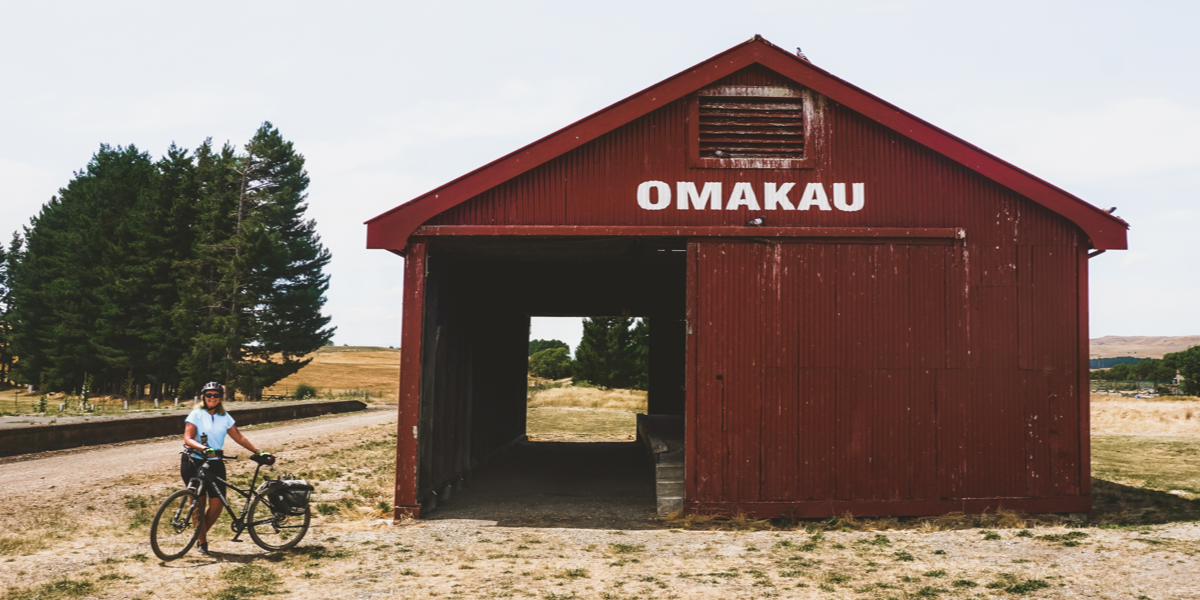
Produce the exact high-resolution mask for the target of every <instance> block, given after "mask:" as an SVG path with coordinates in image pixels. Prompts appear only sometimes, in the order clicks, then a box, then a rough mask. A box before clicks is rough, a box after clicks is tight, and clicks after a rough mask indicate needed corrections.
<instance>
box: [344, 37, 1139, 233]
mask: <svg viewBox="0 0 1200 600" xmlns="http://www.w3.org/2000/svg"><path fill="white" fill-rule="evenodd" d="M755 63H758V64H761V65H763V66H765V67H767V68H769V69H771V70H773V71H775V72H777V73H779V74H780V75H783V76H784V77H787V78H789V79H792V80H793V81H796V82H797V83H799V84H801V85H804V86H806V87H808V88H810V89H812V90H814V91H816V92H817V93H820V94H822V95H824V96H826V97H827V98H829V99H830V100H833V101H835V102H838V103H839V104H842V105H843V106H845V107H847V108H849V109H851V110H853V111H855V112H857V113H859V114H861V115H863V116H864V117H866V118H868V119H871V120H873V121H875V122H877V123H879V124H880V125H883V126H884V127H887V128H889V129H891V130H893V131H896V132H897V133H899V134H901V135H903V136H905V137H907V138H909V139H911V140H912V141H914V142H916V143H918V144H921V145H923V146H925V147H927V148H929V149H931V150H933V151H935V152H938V153H939V154H942V155H943V156H945V157H947V158H949V159H951V160H953V161H955V162H958V163H959V164H961V165H963V166H965V167H967V168H968V169H971V170H973V171H975V172H976V173H979V174H980V175H983V176H984V177H986V178H988V179H990V180H992V181H995V182H997V183H999V184H1000V185H1002V186H1004V187H1006V188H1008V189H1010V190H1012V191H1014V192H1016V193H1018V194H1020V195H1022V196H1024V197H1026V198H1028V199H1029V200H1031V201H1033V202H1035V203H1037V204H1040V205H1042V206H1044V207H1046V208H1048V209H1049V210H1051V211H1053V212H1055V213H1057V214H1059V215H1061V216H1063V217H1064V218H1066V219H1068V220H1070V221H1071V222H1073V223H1075V224H1076V225H1077V226H1078V227H1080V229H1082V230H1083V231H1084V233H1085V234H1087V236H1088V238H1089V239H1090V241H1091V245H1092V247H1093V248H1095V249H1097V250H1123V249H1126V248H1127V247H1128V242H1127V239H1126V230H1127V229H1128V227H1129V226H1128V224H1127V223H1126V222H1125V221H1123V220H1121V219H1119V218H1117V217H1114V216H1112V215H1110V214H1108V213H1107V212H1105V211H1103V210H1101V209H1099V208H1097V207H1095V206H1092V205H1091V204H1089V203H1087V202H1086V201H1084V200H1082V199H1080V198H1078V197H1076V196H1074V195H1072V194H1070V193H1068V192H1066V191H1064V190H1062V189H1061V188H1058V187H1056V186H1054V185H1052V184H1050V183H1048V182H1046V181H1044V180H1042V179H1041V178H1039V177H1037V176H1035V175H1032V174H1030V173H1028V172H1026V171H1024V170H1022V169H1020V168H1018V167H1016V166H1014V165H1012V164H1010V163H1008V162H1006V161H1004V160H1002V159H1000V158H998V157H996V156H994V155H992V154H990V153H988V152H986V151H984V150H982V149H981V148H979V147H977V146H975V145H973V144H971V143H969V142H967V141H965V140H963V139H961V138H959V137H957V136H955V135H954V134H951V133H949V132H947V131H945V130H943V129H941V128H939V127H937V126H935V125H932V124H930V123H928V122H926V121H924V120H922V119H920V118H918V117H916V116H914V115H912V114H909V113H908V112H906V111H904V110H902V109H900V108H899V107H897V106H895V105H893V104H891V103H889V102H887V101H885V100H883V99H881V98H879V97H877V96H874V95H873V94H871V93H870V92H867V91H865V90H863V89H861V88H859V87H857V86H855V85H853V84H851V83H848V82H846V81H843V80H842V79H840V78H838V77H836V76H834V75H833V74H831V73H829V72H828V71H825V70H824V69H822V68H820V67H817V66H816V65H813V64H812V63H810V62H808V61H807V60H804V59H801V58H799V57H797V56H795V55H793V54H791V53H790V52H787V51H786V50H783V49H782V48H780V47H778V46H776V45H774V44H772V43H770V42H768V41H767V40H765V39H763V38H762V37H760V36H757V35H756V36H754V37H753V38H751V39H750V40H747V41H745V42H742V43H741V44H738V45H736V46H733V47H732V48H730V49H728V50H725V51H724V52H721V53H719V54H717V55H715V56H713V57H712V58H709V59H708V60H705V61H703V62H701V63H699V64H697V65H695V66H693V67H690V68H688V69H685V70H684V71H681V72H679V73H677V74H675V75H673V76H671V77H669V78H667V79H664V80H663V81H661V82H659V83H656V84H654V85H652V86H650V87H648V88H646V89H644V90H642V91H640V92H638V93H636V94H633V95H631V96H629V97H627V98H625V99H623V100H620V101H618V102H616V103H614V104H612V105H610V106H608V107H606V108H603V109H601V110H599V111H596V112H594V113H592V114H590V115H588V116H586V117H584V118H582V119H580V120H579V121H576V122H574V123H572V124H570V125H567V126H566V127H563V128H562V129H559V130H558V131H555V132H553V133H551V134H549V135H547V136H545V137H542V138H541V139H539V140H537V141H534V142H532V143H530V144H528V145H526V146H524V147H522V148H519V149H517V150H515V151H513V152H511V153H509V154H506V155H504V156H502V157H500V158H498V159H496V160H494V161H492V162H489V163H487V164H485V165H483V166H481V167H479V168H477V169H475V170H473V171H470V172H469V173H466V174H464V175H462V176H460V177H457V178H455V179H453V180H451V181H449V182H447V183H446V184H443V185H441V186H439V187H437V188H434V189H433V190H431V191H429V192H426V193H425V194H422V195H420V196H418V197H416V198H414V199H412V200H410V201H408V202H405V203H403V204H400V205H398V206H396V207H395V208H392V209H391V210H388V211H386V212H384V213H382V214H380V215H378V216H376V217H374V218H372V219H370V220H368V221H367V222H366V225H367V248H378V249H389V250H393V251H396V250H399V251H403V249H404V248H405V247H406V246H407V244H408V239H409V237H410V236H412V234H413V232H414V231H416V229H417V227H420V226H421V225H422V224H424V223H425V222H426V221H428V220H429V219H430V218H433V217H434V216H436V215H437V214H439V213H441V212H443V211H445V210H448V209H450V208H452V207H454V206H456V205H458V204H460V203H462V202H464V201H466V200H468V199H470V198H472V197H474V196H476V195H478V194H480V193H482V192H484V191H486V190H488V189H491V188H492V187H495V186H496V185H499V184H501V183H503V182H505V181H508V180H510V179H512V178H514V177H516V176H518V175H521V174H523V173H525V172H527V171H529V170H531V169H533V168H536V167H538V166H540V165H542V164H545V163H546V162H548V161H550V160H552V159H554V158H556V157H558V156H561V155H562V154H565V153H567V152H569V151H571V150H574V149H575V148H578V147H580V146H582V145H584V144H586V143H588V142H591V141H592V140H595V139H596V138H598V137H600V136H601V135H604V134H605V133H608V132H609V131H612V130H614V129H616V128H618V127H620V126H622V125H625V124H627V123H629V122H632V121H634V120H635V119H638V118H640V117H642V116H644V115H646V114H649V113H650V112H652V111H654V110H657V109H658V108H661V107H663V106H666V105H667V104H669V103H671V102H674V101H676V100H678V99H679V98H682V97H684V96H686V95H687V94H689V93H692V92H694V91H695V90H697V89H700V88H701V87H704V86H705V85H708V84H709V83H712V82H713V81H716V80H719V79H721V78H722V77H725V76H727V75H730V74H732V73H734V72H736V71H738V70H740V69H743V68H745V67H747V66H749V65H751V64H755Z"/></svg>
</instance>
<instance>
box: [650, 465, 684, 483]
mask: <svg viewBox="0 0 1200 600" xmlns="http://www.w3.org/2000/svg"><path fill="white" fill-rule="evenodd" d="M654 478H655V479H657V480H659V481H663V480H668V479H676V480H682V479H683V465H664V464H658V465H655V466H654Z"/></svg>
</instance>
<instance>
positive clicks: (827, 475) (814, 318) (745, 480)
mask: <svg viewBox="0 0 1200 600" xmlns="http://www.w3.org/2000/svg"><path fill="white" fill-rule="evenodd" d="M691 250H692V260H694V261H695V263H696V264H695V267H694V273H695V276H694V281H693V282H691V285H692V290H693V291H694V295H695V297H694V300H693V302H694V304H693V307H694V312H693V317H692V318H691V319H689V321H690V322H692V324H693V330H692V335H694V336H695V343H694V348H695V352H694V363H693V364H694V365H695V370H694V373H693V378H692V380H691V381H690V382H689V385H691V386H692V389H694V390H695V394H694V398H691V399H690V400H691V401H692V403H691V404H689V406H688V409H689V417H690V418H689V420H688V425H689V428H690V429H689V432H688V433H689V438H688V442H689V450H691V451H692V452H691V453H690V454H689V457H690V458H692V459H693V460H692V461H691V462H689V465H688V466H689V471H688V478H689V479H688V494H687V501H688V502H689V506H691V507H692V508H694V509H709V510H723V511H727V512H732V511H738V510H742V511H747V512H754V513H759V514H779V513H780V512H783V511H784V510H787V509H791V510H794V511H797V516H803V514H804V513H806V512H807V514H813V515H815V514H831V513H833V512H839V509H843V510H850V511H851V512H855V513H856V514H869V513H871V512H882V513H883V514H904V513H906V512H917V513H920V512H926V511H928V507H929V503H930V502H933V503H942V502H944V501H946V500H949V499H966V498H1008V499H1019V498H1026V497H1050V496H1072V495H1078V494H1079V493H1080V477H1081V475H1082V474H1081V471H1080V469H1079V462H1078V454H1077V452H1078V443H1077V442H1078V440H1077V438H1076V437H1074V436H1076V435H1077V434H1078V430H1077V429H1075V427H1077V424H1078V419H1077V418H1076V413H1075V409H1076V404H1075V399H1076V398H1077V393H1076V389H1075V388H1076V385H1077V383H1076V378H1075V372H1074V370H1073V369H1066V368H1063V367H1062V366H1055V365H1047V366H1046V367H1044V368H1028V369H1018V368H1017V362H1018V359H1019V357H1020V356H1028V357H1029V359H1030V360H1031V361H1034V363H1031V366H1037V365H1036V360H1037V358H1036V357H1037V356H1039V355H1042V356H1049V355H1052V354H1053V350H1054V347H1055V346H1056V345H1058V344H1060V343H1061V342H1059V341H1058V340H1055V341H1054V342H1041V341H1039V339H1037V338H1035V339H1033V340H1030V341H1029V342H1028V344H1027V346H1028V348H1029V349H1030V352H1028V353H1021V352H1019V351H1018V345H1019V344H1018V339H1019V338H1018V333H1017V331H1016V330H1015V329H1014V328H1013V327H1012V325H1013V323H1014V322H1015V321H1014V319H1015V317H1016V308H1017V302H1016V299H1017V297H1018V296H1022V297H1026V298H1029V299H1030V300H1029V302H1028V303H1029V304H1030V305H1032V306H1035V307H1037V306H1039V305H1042V306H1046V307H1047V310H1045V311H1040V310H1037V309H1036V308H1035V309H1034V310H1035V312H1039V313H1042V312H1044V313H1048V314H1051V315H1052V314H1054V313H1055V311H1056V307H1058V306H1059V304H1061V303H1067V304H1068V305H1071V304H1070V303H1073V302H1074V301H1075V299H1074V296H1073V293H1072V288H1073V287H1074V285H1075V278H1074V270H1073V266H1074V265H1073V264H1072V263H1065V264H1064V261H1062V260H1058V259H1056V258H1055V257H1053V255H1052V254H1050V253H1046V254H1045V255H1044V257H1043V258H1044V260H1043V261H1037V262H1039V264H1042V265H1043V266H1042V267H1041V268H1040V269H1039V268H1034V269H1033V272H1034V277H1035V278H1036V277H1037V276H1038V275H1050V274H1051V273H1057V275H1058V277H1057V278H1054V277H1050V278H1047V279H1046V280H1042V281H1039V284H1038V285H1039V287H1040V289H1042V290H1048V291H1051V292H1054V294H1050V295H1045V296H1044V297H1040V296H1036V295H1034V294H1032V293H1031V292H1032V290H1031V289H1030V288H1029V287H1028V286H1026V287H1024V288H1021V289H1020V290H1018V289H1017V288H1016V287H1014V288H1012V289H1009V288H1004V287H990V288H980V287H979V286H973V287H975V290H976V295H977V296H978V298H976V299H974V300H972V299H971V298H970V297H969V294H964V293H963V292H962V290H964V289H966V288H967V286H968V285H969V284H968V280H969V279H970V275H969V268H968V267H967V266H966V263H965V262H964V257H963V245H962V244H961V243H954V244H953V245H950V244H945V245H917V244H912V243H903V242H891V243H883V244H880V243H755V242H745V241H700V242H696V243H693V244H692V247H691ZM1056 281H1057V283H1056ZM764 291H765V292H766V293H764ZM1057 294H1062V295H1063V296H1058V295H1057ZM1037 298H1042V299H1041V300H1038V299H1037ZM1005 312H1008V313H1010V314H1007V315H1005V314H1003V313H1005ZM960 315H966V316H965V317H962V316H960ZM1068 321H1070V319H1068ZM972 324H974V325H975V331H974V333H972ZM1042 324H1043V325H1045V326H1047V327H1050V329H1051V330H1054V329H1055V328H1057V330H1059V331H1060V332H1061V330H1062V329H1063V328H1064V326H1063V325H1062V324H1058V325H1057V326H1051V324H1050V323H1048V322H1047V323H1042ZM1067 327H1068V328H1069V325H1067ZM1071 333H1072V334H1073V332H1071ZM1041 337H1042V338H1045V339H1047V340H1048V339H1049V338H1051V337H1053V333H1052V332H1051V333H1049V334H1045V335H1043V336H1041ZM1068 339H1073V338H1070V337H1069V336H1068ZM1034 348H1037V350H1033V349H1034ZM974 357H977V358H974ZM1064 449H1071V451H1067V452H1064ZM913 501H918V502H915V503H914V502H913ZM995 504H996V503H994V504H993V506H992V508H993V509H994V508H995V507H996V506H995ZM1017 504H1018V502H1017V501H1015V500H1014V501H1010V502H1009V506H1013V507H1016V505H1017Z"/></svg>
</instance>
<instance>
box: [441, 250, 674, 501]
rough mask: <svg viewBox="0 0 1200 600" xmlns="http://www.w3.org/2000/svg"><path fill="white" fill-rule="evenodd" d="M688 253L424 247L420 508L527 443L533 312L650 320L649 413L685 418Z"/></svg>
mask: <svg viewBox="0 0 1200 600" xmlns="http://www.w3.org/2000/svg"><path fill="white" fill-rule="evenodd" d="M686 256H687V251H686V245H685V240H683V239H680V238H655V237H645V238H643V237H570V238H567V237H560V238H550V237H505V238H501V237H475V236H471V237H466V236H464V237H449V236H447V237H438V238H434V239H431V240H430V241H429V252H428V258H427V261H426V288H425V315H424V320H425V322H424V326H423V327H422V332H423V334H422V335H423V339H422V344H421V351H422V356H421V365H422V367H421V368H422V373H421V379H420V381H421V393H420V397H421V407H420V411H419V415H420V423H419V433H418V436H417V439H418V464H417V497H418V500H419V501H420V502H421V503H423V504H428V502H429V500H430V499H432V498H436V497H438V496H439V495H441V496H443V497H444V492H443V490H446V489H448V488H453V487H454V486H456V485H457V484H458V483H459V482H461V481H463V478H464V477H466V476H467V475H468V474H469V473H470V472H471V471H472V470H473V469H475V468H476V467H478V466H480V465H482V464H483V463H484V462H486V461H487V460H488V459H489V458H491V457H492V456H494V455H495V454H496V453H497V452H499V451H500V450H502V449H504V448H506V447H508V446H510V445H511V444H513V443H514V442H517V441H520V440H521V439H523V436H524V434H525V431H526V430H525V415H526V406H525V405H526V394H527V391H526V388H527V379H526V377H527V374H528V363H527V358H526V354H527V352H526V351H527V344H528V341H529V323H530V318H531V317H533V316H558V317H563V316H618V315H619V316H632V317H649V318H650V322H651V329H650V336H651V338H650V390H649V400H648V402H649V412H650V413H651V414H662V415H683V412H684V371H685V341H686V340H685V321H684V319H685V312H686V265H687V261H686Z"/></svg>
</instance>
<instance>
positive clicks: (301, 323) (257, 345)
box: [238, 123, 334, 395]
mask: <svg viewBox="0 0 1200 600" xmlns="http://www.w3.org/2000/svg"><path fill="white" fill-rule="evenodd" d="M246 151H247V156H246V157H245V159H244V161H243V168H242V170H241V175H242V194H241V199H242V211H244V212H245V213H246V214H247V216H248V217H250V220H249V222H250V223H252V224H253V226H254V227H257V228H261V232H255V233H254V234H253V235H254V236H255V237H250V238H248V239H247V242H249V243H248V244H247V247H248V249H249V250H250V251H251V252H255V253H256V254H257V257H258V260H257V261H254V263H252V264H254V265H255V268H253V269H250V272H249V273H248V276H247V279H246V284H245V290H246V293H245V297H244V300H243V304H244V309H245V310H247V311H248V312H249V313H250V314H252V315H253V318H252V319H250V320H249V322H248V323H247V325H248V327H247V334H248V338H249V341H250V344H248V345H247V346H245V347H244V349H243V352H244V355H245V357H246V359H245V360H244V361H243V369H242V376H241V377H240V378H239V379H238V388H239V389H241V390H242V391H243V392H248V393H251V394H254V395H261V390H262V388H263V387H265V386H268V385H271V384H273V383H275V382H277V381H279V380H280V379H283V378H284V377H287V376H288V375H291V374H292V373H295V372H296V371H299V370H300V369H301V368H302V367H303V366H304V365H306V364H308V362H309V360H304V359H302V357H303V356H304V355H306V354H309V353H312V352H314V351H315V350H317V349H318V348H320V347H321V346H323V345H325V343H326V342H327V341H329V340H330V339H331V338H332V337H333V331H334V330H333V329H332V328H328V327H326V326H327V325H328V324H329V321H330V317H327V316H324V315H322V314H321V307H322V306H324V304H325V292H326V290H328V289H329V276H328V275H326V274H325V273H324V269H325V267H326V266H327V265H328V264H329V261H330V254H329V251H328V250H326V249H325V247H324V246H323V245H322V244H321V238H320V236H319V235H317V233H316V222H315V221H313V220H311V219H305V218H304V213H305V211H306V210H307V208H308V205H307V203H306V199H307V197H308V196H307V194H306V193H305V192H306V190H307V189H308V183H309V179H308V173H307V172H306V171H305V170H304V157H303V156H302V155H300V154H297V153H296V152H295V149H294V148H293V146H292V143H291V142H288V141H285V140H284V139H283V137H282V136H281V135H280V134H279V130H278V129H276V128H275V127H274V126H273V125H271V123H263V125H262V126H261V127H260V128H259V129H258V131H257V132H256V133H255V135H254V137H253V138H252V139H251V140H250V143H249V144H247V145H246ZM255 217H257V218H255ZM247 233H250V232H247ZM263 243H265V244H270V246H269V247H265V248H264V247H260V246H259V244H263ZM248 255H249V253H248ZM310 360H311V359H310Z"/></svg>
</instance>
